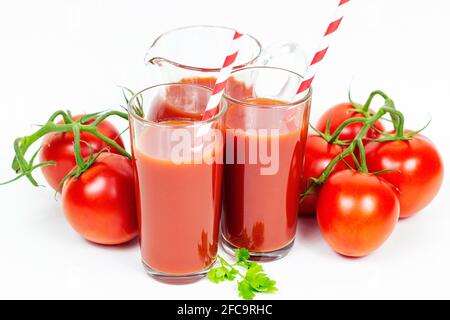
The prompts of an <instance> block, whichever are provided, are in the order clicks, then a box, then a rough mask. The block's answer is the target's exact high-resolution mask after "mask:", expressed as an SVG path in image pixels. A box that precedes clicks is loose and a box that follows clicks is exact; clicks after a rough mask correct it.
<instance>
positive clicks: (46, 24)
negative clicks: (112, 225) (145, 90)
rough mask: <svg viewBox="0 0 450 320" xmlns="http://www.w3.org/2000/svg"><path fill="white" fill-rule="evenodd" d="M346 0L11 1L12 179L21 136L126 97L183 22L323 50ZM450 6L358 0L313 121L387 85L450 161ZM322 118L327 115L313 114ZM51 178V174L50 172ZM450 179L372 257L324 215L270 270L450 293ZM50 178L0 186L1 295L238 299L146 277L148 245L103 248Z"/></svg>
mask: <svg viewBox="0 0 450 320" xmlns="http://www.w3.org/2000/svg"><path fill="white" fill-rule="evenodd" d="M336 3H337V1H335V0H320V1H317V0H296V1H294V0H292V1H287V0H277V1H274V0H272V1H263V0H258V1H242V0H227V1H211V0H203V1H194V0H192V1H181V0H180V1H173V0H164V1H93V0H89V1H87V0H86V1H56V0H55V1H18V0H15V1H2V2H1V3H0V92H1V95H0V97H1V98H0V112H1V121H0V123H1V125H0V150H1V151H0V180H6V179H8V178H11V177H12V176H13V172H12V171H11V170H10V169H9V165H10V161H11V159H12V157H13V150H12V142H13V139H14V138H15V137H17V136H20V135H24V134H28V133H30V132H31V131H32V130H34V129H35V127H32V126H31V124H39V123H43V122H44V121H45V120H46V119H47V117H48V116H49V114H50V113H51V112H52V111H54V110H56V109H59V108H70V109H71V110H73V111H74V112H85V111H98V110H103V109H106V108H111V107H116V106H118V105H119V104H120V103H122V99H121V94H120V91H119V90H118V89H117V87H116V86H117V85H127V86H130V87H132V88H142V87H144V86H145V85H146V83H148V80H149V79H150V78H151V77H150V74H149V70H148V69H147V68H146V67H145V66H144V65H143V56H144V53H145V51H146V49H147V47H148V45H149V44H150V43H151V42H152V40H153V39H154V38H155V37H156V36H157V35H159V34H160V33H162V32H164V31H165V30H168V29H172V28H174V27H177V26H182V25H190V24H219V25H228V26H232V27H236V28H238V29H239V30H241V31H244V32H248V33H250V34H253V35H254V36H255V37H257V38H258V39H260V40H261V41H262V42H263V44H266V45H267V44H270V43H272V42H274V41H279V40H294V41H298V42H300V43H301V44H302V46H303V47H304V48H305V50H306V51H307V52H308V53H309V54H311V53H312V52H313V51H314V50H315V48H316V47H317V45H318V42H319V39H320V37H321V34H322V33H323V31H324V28H325V25H326V24H327V23H328V20H329V18H330V17H331V16H332V13H333V11H334V8H335V6H336ZM449 13H450V6H449V2H448V1H445V0H440V1H438V0H429V1H426V2H424V1H419V0H411V1H391V0H377V1H368V0H365V1H364V0H359V1H358V0H354V1H352V2H351V3H350V5H349V10H348V14H347V15H346V18H345V20H344V23H343V25H342V28H341V30H340V33H339V34H338V35H337V37H336V39H335V40H336V41H335V42H334V43H333V46H332V49H331V50H330V51H329V54H328V55H327V57H326V60H325V63H324V64H323V65H322V68H321V70H320V72H319V75H318V76H317V79H316V81H315V84H314V86H315V95H314V102H313V111H312V118H313V120H314V119H317V117H318V116H319V115H320V113H321V112H322V111H323V110H325V108H327V107H330V106H332V105H333V104H335V103H338V102H341V101H344V100H346V92H347V90H348V88H349V84H350V81H351V80H352V79H354V81H353V92H354V96H355V97H358V98H359V99H360V100H362V99H363V98H365V96H366V94H367V93H368V92H369V91H371V90H372V89H378V88H381V89H384V90H386V92H387V93H388V94H389V95H391V96H392V97H393V98H394V100H395V101H396V103H397V106H398V108H400V109H401V110H402V111H403V112H404V113H405V114H406V116H407V119H408V120H407V126H408V127H410V128H418V127H420V126H422V125H424V124H425V123H426V122H427V120H428V119H429V116H430V115H431V116H432V118H433V122H432V124H431V126H430V127H429V128H428V129H427V130H426V133H425V134H426V135H427V136H429V137H430V138H431V139H432V140H433V141H434V142H435V143H436V144H437V146H438V147H439V149H440V151H441V152H442V156H443V158H444V162H445V165H446V166H447V167H448V166H449V165H450V149H449V147H448V146H449V141H450V133H449V122H448V118H449V117H450V112H449V109H450V105H449V101H450V99H449V91H450V80H449V79H450V78H449V77H450V76H449V74H450V63H449V57H450V46H449V44H448V32H449V31H450V28H449V24H448V21H449V20H448V15H449ZM313 122H314V121H313ZM38 177H39V178H40V179H41V181H42V177H41V176H40V175H38ZM449 182H450V181H449V179H446V180H445V183H444V185H443V187H442V189H441V192H440V194H439V196H438V197H437V198H436V199H435V201H434V202H433V203H432V204H431V205H430V206H429V207H428V208H426V209H425V210H423V212H422V213H420V214H419V215H417V216H416V217H413V218H412V219H409V220H406V221H401V222H400V223H399V225H398V227H397V229H396V230H395V232H394V234H393V235H392V237H391V238H390V239H389V240H388V241H387V242H386V243H385V245H384V246H383V247H382V248H381V249H380V250H378V251H377V252H375V253H374V254H372V255H371V256H369V257H367V258H364V259H346V258H343V257H341V256H338V255H337V254H335V253H334V252H333V251H332V250H331V249H330V248H329V247H328V246H327V245H326V243H325V242H324V240H323V239H322V238H321V236H320V234H319V231H318V229H317V226H316V224H315V222H314V219H301V220H300V224H299V232H298V237H297V242H296V244H295V246H294V248H293V249H292V252H291V253H290V254H289V256H287V257H286V258H284V259H283V260H280V261H277V262H274V263H270V264H266V265H265V268H266V270H267V271H268V273H269V274H270V275H272V276H273V277H274V278H276V280H277V281H278V287H279V288H280V291H279V292H278V293H277V294H274V295H270V296H263V297H264V298H273V299H281V298H284V299H290V298H388V299H389V298H450V290H449V286H450V277H449V270H450V249H449V245H450V212H449V202H448V198H449V196H450V194H449V192H450V189H449ZM60 204H61V203H60V201H55V200H54V198H53V192H52V190H51V189H50V188H40V189H34V188H33V187H32V186H31V185H29V184H28V182H27V181H25V180H24V181H20V182H17V183H15V184H12V185H9V186H6V187H1V188H0V298H144V299H155V298H156V299H169V298H199V299H206V298H213V299H229V298H230V299H232V298H235V297H237V293H236V288H235V286H234V285H233V284H224V285H214V284H211V283H209V282H207V281H200V282H198V283H195V284H191V285H185V286H173V285H165V284H162V283H158V282H156V281H154V280H153V279H151V278H149V277H148V276H146V274H145V273H144V270H143V269H142V267H141V265H140V262H139V248H138V245H137V243H136V242H134V243H132V244H129V245H125V246H122V247H115V248H112V247H102V246H97V245H93V244H91V243H88V242H86V241H84V240H83V239H81V238H80V237H79V236H78V235H77V234H76V233H75V232H74V231H73V230H72V229H71V228H70V226H69V225H68V224H67V223H66V221H65V219H64V217H63V213H62V210H61V207H60Z"/></svg>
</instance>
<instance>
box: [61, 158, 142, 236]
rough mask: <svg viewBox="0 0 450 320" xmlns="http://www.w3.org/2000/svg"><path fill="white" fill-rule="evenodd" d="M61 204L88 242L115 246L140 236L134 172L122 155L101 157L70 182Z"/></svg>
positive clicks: (71, 222) (67, 216) (65, 187)
mask: <svg viewBox="0 0 450 320" xmlns="http://www.w3.org/2000/svg"><path fill="white" fill-rule="evenodd" d="M62 203H63V209H64V214H65V216H66V218H67V220H68V221H69V223H70V224H71V225H72V227H73V228H74V229H75V230H76V231H77V232H78V233H79V234H80V235H81V236H83V237H84V238H86V239H87V240H89V241H92V242H95V243H99V244H104V245H115V244H121V243H125V242H127V241H129V240H131V239H133V238H135V237H136V235H137V230H138V227H137V217H136V203H135V192H134V179H133V168H132V164H131V161H130V160H128V159H127V158H126V157H124V156H122V155H118V154H114V153H102V154H101V155H100V156H99V157H98V159H97V160H96V161H95V162H94V164H93V165H92V166H91V167H90V168H89V169H88V170H87V171H85V172H84V173H82V174H81V175H80V176H79V177H78V178H74V177H72V178H69V179H68V180H67V181H66V182H65V183H64V188H63V192H62Z"/></svg>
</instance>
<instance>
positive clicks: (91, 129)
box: [12, 110, 131, 186]
mask: <svg viewBox="0 0 450 320" xmlns="http://www.w3.org/2000/svg"><path fill="white" fill-rule="evenodd" d="M97 115H98V116H97ZM114 115H115V116H119V117H121V118H122V119H125V120H128V115H127V114H126V113H124V112H120V111H109V112H106V113H96V114H90V115H86V117H87V118H95V121H94V122H93V123H92V124H89V125H85V124H83V123H82V122H83V121H73V120H72V116H71V114H70V112H69V111H67V112H66V111H63V110H58V111H56V112H54V113H53V114H52V115H51V116H50V118H49V119H48V121H47V123H46V124H45V125H43V126H42V127H40V128H39V129H38V130H37V131H35V132H34V133H33V134H31V135H28V136H24V137H21V138H17V139H16V140H15V141H14V151H15V157H14V159H13V162H12V168H13V170H14V171H15V172H16V173H17V174H19V176H20V177H22V176H26V177H27V178H28V180H30V182H31V183H32V184H33V185H34V186H38V183H37V181H36V180H35V179H34V177H33V175H32V171H33V170H34V169H36V168H38V167H42V166H44V165H53V164H54V162H51V161H50V162H46V163H43V164H39V165H38V166H34V165H33V161H34V159H35V158H36V155H37V153H35V154H34V155H33V157H32V158H31V160H30V161H29V162H28V161H27V160H26V159H25V154H26V152H27V151H28V149H29V148H30V146H31V145H32V144H33V143H35V142H36V141H37V140H39V139H40V138H42V137H43V136H45V135H46V134H49V133H52V132H54V133H63V132H72V133H73V135H74V156H75V160H76V163H77V167H78V169H80V170H82V169H85V167H86V166H87V165H89V163H90V162H89V161H88V162H87V163H86V162H85V161H84V160H83V156H82V154H81V138H80V136H81V132H88V133H90V134H92V135H94V136H96V137H97V138H99V139H100V140H102V141H104V142H105V143H107V144H108V145H110V146H112V147H114V148H115V149H117V150H118V151H119V152H120V153H121V154H122V155H123V156H125V157H127V158H128V159H131V155H130V154H129V153H128V152H127V151H126V150H125V149H124V148H122V147H121V146H120V145H119V144H118V143H117V142H116V141H115V140H114V139H110V138H108V137H106V136H105V135H103V134H101V133H100V132H99V131H98V129H97V126H98V125H99V124H100V123H101V122H102V121H104V120H105V119H106V118H108V117H110V116H114ZM58 117H62V118H63V121H64V123H61V124H57V123H55V120H56V119H57V118H58ZM87 118H85V119H87Z"/></svg>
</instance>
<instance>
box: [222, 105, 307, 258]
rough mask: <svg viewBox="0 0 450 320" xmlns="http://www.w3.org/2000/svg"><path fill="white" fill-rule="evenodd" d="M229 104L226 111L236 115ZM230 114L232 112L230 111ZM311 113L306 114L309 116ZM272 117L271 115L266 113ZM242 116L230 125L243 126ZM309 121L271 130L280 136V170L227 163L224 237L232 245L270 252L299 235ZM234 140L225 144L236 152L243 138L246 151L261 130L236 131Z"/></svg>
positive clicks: (276, 137) (303, 120)
mask: <svg viewBox="0 0 450 320" xmlns="http://www.w3.org/2000/svg"><path fill="white" fill-rule="evenodd" d="M245 102H246V103H254V104H258V105H268V108H270V107H269V105H282V104H285V103H283V102H281V101H274V100H271V99H262V98H258V99H251V100H247V101H245ZM234 108H245V106H240V105H233V104H232V105H230V106H229V110H228V112H229V113H230V115H233V113H234V112H235V110H233V109H234ZM230 117H231V116H230ZM306 118H307V117H304V119H302V122H305V121H306ZM265 120H266V121H267V122H268V123H270V121H271V120H270V119H265ZM241 121H244V119H240V117H238V118H237V119H236V117H233V118H232V120H229V118H227V119H226V120H225V123H226V126H227V128H229V127H230V125H231V127H233V128H236V127H240V122H241ZM306 130H307V124H306V123H304V124H301V125H300V127H299V128H297V129H294V130H289V131H288V132H285V133H280V134H277V135H269V136H267V144H268V146H270V144H271V140H272V139H279V170H278V172H277V173H276V174H274V175H262V174H261V168H262V167H265V165H262V164H261V163H259V162H257V163H256V164H250V163H248V162H246V163H244V164H238V163H234V164H228V163H227V164H226V165H225V171H224V201H223V224H222V233H223V237H224V238H225V240H226V241H227V242H228V243H229V244H231V245H232V246H234V247H237V248H247V249H249V250H251V251H254V252H271V251H276V250H279V249H282V248H284V247H286V246H287V245H289V244H290V243H291V242H292V241H293V240H294V238H295V233H296V225H297V212H298V206H299V197H300V179H301V173H302V163H303V145H304V143H303V141H302V137H305V136H306V132H307V131H306ZM233 139H234V143H233V144H232V145H227V146H226V152H233V154H234V155H235V156H236V154H237V152H238V150H237V148H238V146H239V144H238V143H237V140H239V139H242V140H243V141H244V145H245V152H246V153H247V152H248V150H249V146H250V145H251V144H252V143H255V142H256V140H258V139H259V136H258V135H255V134H246V133H245V132H235V133H234V136H233Z"/></svg>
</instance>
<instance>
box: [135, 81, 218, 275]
mask: <svg viewBox="0 0 450 320" xmlns="http://www.w3.org/2000/svg"><path fill="white" fill-rule="evenodd" d="M210 94H211V90H210V89H209V88H206V87H202V86H198V85H192V84H162V85H157V86H153V87H150V88H147V89H145V90H143V91H141V92H139V93H137V94H136V95H135V96H134V97H133V98H132V99H131V100H130V102H129V105H128V111H129V115H130V129H131V142H132V154H133V166H134V171H135V184H136V192H137V207H138V223H139V236H140V246H141V255H142V262H143V264H144V267H145V269H146V271H147V272H148V273H149V274H151V275H152V276H154V277H156V278H158V279H160V280H163V281H166V282H181V283H182V282H190V281H194V280H196V279H198V278H200V277H202V276H203V275H205V273H206V272H207V270H208V268H209V267H210V266H211V265H212V264H213V263H214V261H215V259H216V256H217V247H218V235H219V221H220V207H221V188H222V171H223V164H222V163H223V161H222V160H223V141H222V134H221V128H222V126H223V124H222V119H223V115H224V113H225V109H226V108H225V105H224V104H221V105H220V111H219V112H218V113H217V115H216V116H214V117H212V118H211V119H209V120H205V121H202V116H201V115H202V114H203V112H204V109H205V107H206V103H207V101H208V99H209V96H210Z"/></svg>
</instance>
